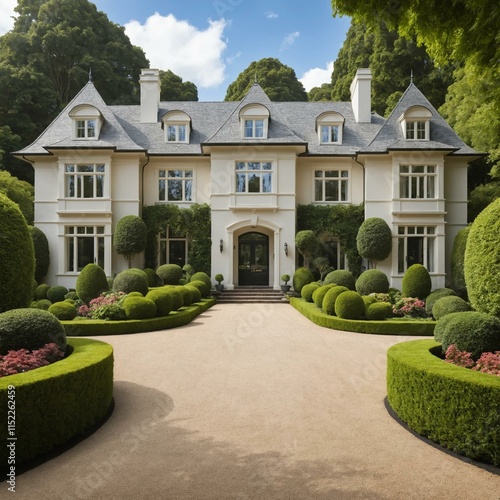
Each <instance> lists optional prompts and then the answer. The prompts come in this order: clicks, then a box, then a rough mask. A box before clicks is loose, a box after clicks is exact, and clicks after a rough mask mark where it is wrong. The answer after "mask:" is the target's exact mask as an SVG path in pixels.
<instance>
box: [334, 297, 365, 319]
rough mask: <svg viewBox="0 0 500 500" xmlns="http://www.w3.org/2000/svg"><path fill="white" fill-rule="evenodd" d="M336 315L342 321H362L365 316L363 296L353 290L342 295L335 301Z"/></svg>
mask: <svg viewBox="0 0 500 500" xmlns="http://www.w3.org/2000/svg"><path fill="white" fill-rule="evenodd" d="M335 314H336V315H337V316H338V317H339V318H342V319H361V318H362V317H363V316H364V314H365V303H364V302H363V299H362V298H361V295H360V294H359V293H357V292H353V291H351V290H349V291H347V292H343V293H341V294H340V295H339V296H338V297H337V300H336V301H335Z"/></svg>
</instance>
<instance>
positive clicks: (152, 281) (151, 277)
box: [144, 267, 163, 288]
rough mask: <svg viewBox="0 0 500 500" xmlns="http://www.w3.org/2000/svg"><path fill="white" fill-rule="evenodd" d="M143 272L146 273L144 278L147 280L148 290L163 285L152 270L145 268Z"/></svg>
mask: <svg viewBox="0 0 500 500" xmlns="http://www.w3.org/2000/svg"><path fill="white" fill-rule="evenodd" d="M144 272H145V273H146V276H147V278H148V286H149V287H150V288H153V287H155V286H162V285H163V282H162V280H161V278H160V277H159V276H158V275H157V274H156V271H155V270H154V269H151V268H150V267H146V268H145V269H144Z"/></svg>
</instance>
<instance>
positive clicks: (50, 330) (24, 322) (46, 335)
mask: <svg viewBox="0 0 500 500" xmlns="http://www.w3.org/2000/svg"><path fill="white" fill-rule="evenodd" d="M50 342H55V343H56V344H57V345H58V346H59V347H60V348H61V350H63V351H66V333H65V331H64V327H63V326H62V324H61V322H60V321H59V320H58V319H57V318H56V317H55V316H54V315H53V314H50V313H49V312H48V311H43V310H41V309H12V310H10V311H7V312H4V313H2V314H0V354H2V355H5V354H7V352H8V351H17V350H19V349H27V350H28V351H33V350H36V349H40V348H41V347H43V346H44V345H45V344H49V343H50Z"/></svg>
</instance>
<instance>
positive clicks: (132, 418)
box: [0, 304, 500, 500]
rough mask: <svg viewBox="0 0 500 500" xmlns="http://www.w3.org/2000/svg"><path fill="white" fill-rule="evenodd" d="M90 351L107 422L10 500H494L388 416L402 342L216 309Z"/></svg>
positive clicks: (495, 492) (274, 310) (499, 488)
mask: <svg viewBox="0 0 500 500" xmlns="http://www.w3.org/2000/svg"><path fill="white" fill-rule="evenodd" d="M98 338H99V339H100V340H104V341H106V342H109V343H110V344H112V345H113V346H114V349H115V390H114V399H115V409H114V412H113V414H112V415H111V417H110V418H109V420H108V421H107V422H106V423H105V424H104V425H102V426H101V427H100V428H99V429H98V430H97V431H96V432H95V433H94V434H92V435H91V436H89V437H88V438H87V439H85V440H83V441H82V442H80V443H78V444H77V445H76V446H74V447H73V448H71V449H69V450H67V451H65V452H64V453H61V454H60V455H58V456H56V457H54V458H52V459H51V460H48V461H46V462H45V463H42V464H41V465H38V466H37V467H35V468H33V469H31V470H28V471H26V472H24V473H22V474H20V475H18V477H17V484H16V498H17V499H36V500H42V499H51V500H55V499H78V498H81V499H84V498H92V499H94V498H95V499H117V500H118V499H131V500H132V499H134V500H136V499H169V500H170V499H172V500H177V499H194V500H198V499H199V500H203V499H214V500H215V499H235V500H249V499H256V500H257V499H258V500H267V499H297V500H302V499H314V500H316V499H318V500H327V499H328V500H330V499H358V498H360V499H361V498H363V499H370V500H371V499H391V500H392V499H405V500H406V499H439V500H442V499H456V498H461V499H469V498H470V499H476V498H481V499H482V500H489V499H492V500H499V499H500V476H499V475H496V474H494V473H492V472H491V471H490V470H488V469H487V468H481V467H478V466H476V465H474V464H471V463H467V461H464V460H461V459H459V458H457V457H455V456H452V455H450V454H447V453H445V452H443V451H441V450H440V449H438V448H436V447H434V446H431V445H429V444H427V443H425V442H424V441H422V440H420V439H419V438H418V437H415V436H414V435H413V434H411V433H410V432H408V431H407V430H406V429H405V428H403V427H402V426H401V425H400V424H399V423H398V422H396V421H395V420H394V419H393V418H392V417H391V416H390V415H389V414H388V412H387V410H386V408H385V406H384V398H385V397H386V387H385V375H386V373H385V369H386V351H387V348H388V347H390V346H391V345H393V344H396V343H398V342H403V341H406V340H411V339H412V338H415V337H394V336H376V335H362V334H356V333H348V332H338V331H334V330H328V329H326V328H322V327H319V326H316V325H314V324H313V323H311V322H310V321H309V320H307V319H306V318H304V317H303V316H302V315H300V314H299V313H298V312H297V311H296V310H295V309H293V308H292V307H291V306H289V305H286V304H270V305H266V304H253V305H252V304H245V305H240V304H238V305H232V304H220V305H215V306H214V307H212V308H211V309H209V310H208V311H206V312H205V313H203V314H202V315H200V316H198V317H197V318H196V319H195V321H193V322H192V323H191V324H189V325H187V326H185V327H181V328H177V329H174V330H165V331H159V332H151V333H143V334H134V335H123V336H109V337H98ZM20 438H21V436H20ZM0 487H1V488H5V489H7V485H6V483H5V482H4V483H2V484H1V485H0ZM2 496H3V493H2Z"/></svg>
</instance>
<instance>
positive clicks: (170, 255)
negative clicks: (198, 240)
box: [158, 227, 188, 267]
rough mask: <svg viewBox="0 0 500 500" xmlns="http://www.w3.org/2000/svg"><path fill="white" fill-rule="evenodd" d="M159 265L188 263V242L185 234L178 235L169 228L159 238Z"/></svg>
mask: <svg viewBox="0 0 500 500" xmlns="http://www.w3.org/2000/svg"><path fill="white" fill-rule="evenodd" d="M158 253H159V259H158V260H159V265H163V264H177V265H179V266H181V267H183V266H184V265H185V264H186V263H187V254H188V240H187V237H186V235H185V234H182V233H176V232H175V231H173V230H172V229H171V228H170V227H167V228H166V229H165V230H164V231H162V232H161V233H160V234H159V236H158Z"/></svg>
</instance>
